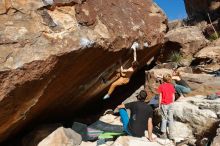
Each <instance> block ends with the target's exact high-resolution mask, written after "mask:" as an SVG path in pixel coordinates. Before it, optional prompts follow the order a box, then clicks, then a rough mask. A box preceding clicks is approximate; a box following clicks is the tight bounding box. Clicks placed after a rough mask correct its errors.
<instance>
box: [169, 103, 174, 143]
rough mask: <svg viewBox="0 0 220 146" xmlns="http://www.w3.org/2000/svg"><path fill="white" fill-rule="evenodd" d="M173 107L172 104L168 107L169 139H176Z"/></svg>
mask: <svg viewBox="0 0 220 146" xmlns="http://www.w3.org/2000/svg"><path fill="white" fill-rule="evenodd" d="M173 112H174V110H173V105H172V104H170V105H169V107H168V124H169V139H174V135H173V133H174V120H173Z"/></svg>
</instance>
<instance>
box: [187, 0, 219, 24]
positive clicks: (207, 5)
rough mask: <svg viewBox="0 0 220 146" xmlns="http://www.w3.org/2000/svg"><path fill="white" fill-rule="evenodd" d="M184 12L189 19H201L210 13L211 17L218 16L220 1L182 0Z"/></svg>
mask: <svg viewBox="0 0 220 146" xmlns="http://www.w3.org/2000/svg"><path fill="white" fill-rule="evenodd" d="M184 2H185V7H186V12H187V14H188V17H189V18H191V19H197V20H203V19H206V18H207V13H210V15H211V18H212V19H216V18H219V16H220V2H219V1H218V0H184Z"/></svg>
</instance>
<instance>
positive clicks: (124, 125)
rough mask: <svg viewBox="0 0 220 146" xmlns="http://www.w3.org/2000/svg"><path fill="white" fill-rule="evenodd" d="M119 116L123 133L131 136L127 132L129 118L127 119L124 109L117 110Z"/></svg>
mask: <svg viewBox="0 0 220 146" xmlns="http://www.w3.org/2000/svg"><path fill="white" fill-rule="evenodd" d="M119 114H120V117H121V121H122V123H123V128H124V131H125V132H126V133H127V134H129V135H131V134H130V132H129V130H128V123H129V117H128V113H127V111H126V109H119Z"/></svg>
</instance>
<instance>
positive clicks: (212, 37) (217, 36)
mask: <svg viewBox="0 0 220 146" xmlns="http://www.w3.org/2000/svg"><path fill="white" fill-rule="evenodd" d="M218 38H219V33H218V34H217V35H216V33H212V34H211V35H210V36H209V37H208V40H210V41H214V40H217V39H218Z"/></svg>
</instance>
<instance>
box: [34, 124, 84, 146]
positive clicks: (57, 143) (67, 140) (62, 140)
mask: <svg viewBox="0 0 220 146" xmlns="http://www.w3.org/2000/svg"><path fill="white" fill-rule="evenodd" d="M81 142H82V137H81V136H80V135H79V134H78V133H76V132H75V131H73V130H72V129H70V128H63V127H60V128H58V129H56V130H55V131H54V132H52V133H51V134H50V135H49V136H47V137H46V138H45V139H44V140H42V141H41V142H40V143H39V144H38V146H61V145H65V146H78V145H80V144H81Z"/></svg>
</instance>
